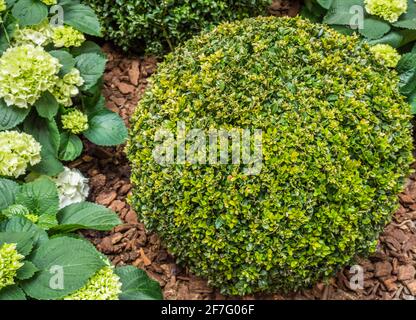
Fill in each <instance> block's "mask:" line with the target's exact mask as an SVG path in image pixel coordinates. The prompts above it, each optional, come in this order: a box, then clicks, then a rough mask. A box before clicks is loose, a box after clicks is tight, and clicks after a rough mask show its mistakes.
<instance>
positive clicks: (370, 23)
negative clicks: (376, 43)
mask: <svg viewBox="0 0 416 320" xmlns="http://www.w3.org/2000/svg"><path fill="white" fill-rule="evenodd" d="M390 29H391V27H390V24H388V23H387V22H384V21H381V20H380V19H377V18H373V17H369V18H365V19H364V28H363V29H358V32H359V33H360V34H361V35H363V36H364V37H366V38H367V39H371V40H373V39H380V38H381V37H382V36H384V35H385V34H386V33H387V32H389V31H390Z"/></svg>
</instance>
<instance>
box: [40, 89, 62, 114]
mask: <svg viewBox="0 0 416 320" xmlns="http://www.w3.org/2000/svg"><path fill="white" fill-rule="evenodd" d="M35 107H36V111H37V112H38V114H39V115H40V116H41V117H42V118H46V119H49V120H52V119H53V118H54V117H55V116H56V115H57V113H58V110H59V104H58V101H56V99H55V97H54V96H53V95H52V94H51V93H50V92H48V91H46V92H44V93H43V94H42V96H41V97H40V98H39V100H38V101H36V102H35Z"/></svg>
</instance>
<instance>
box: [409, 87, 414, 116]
mask: <svg viewBox="0 0 416 320" xmlns="http://www.w3.org/2000/svg"><path fill="white" fill-rule="evenodd" d="M408 101H409V104H410V107H411V112H412V114H413V115H414V114H416V90H414V91H413V92H412V93H410V94H409V97H408Z"/></svg>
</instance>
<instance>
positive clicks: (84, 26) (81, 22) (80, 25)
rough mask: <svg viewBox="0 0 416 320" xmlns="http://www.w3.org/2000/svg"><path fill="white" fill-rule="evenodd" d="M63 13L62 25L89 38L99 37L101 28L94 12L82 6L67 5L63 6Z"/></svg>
mask: <svg viewBox="0 0 416 320" xmlns="http://www.w3.org/2000/svg"><path fill="white" fill-rule="evenodd" d="M63 9H64V12H65V18H64V23H65V24H67V25H70V26H72V27H74V28H75V29H77V30H79V31H81V32H82V33H86V34H89V35H91V36H97V37H100V36H101V26H100V22H99V21H98V18H97V16H96V15H95V12H94V10H92V9H91V8H90V7H88V6H85V5H83V4H76V3H75V4H68V5H64V6H63Z"/></svg>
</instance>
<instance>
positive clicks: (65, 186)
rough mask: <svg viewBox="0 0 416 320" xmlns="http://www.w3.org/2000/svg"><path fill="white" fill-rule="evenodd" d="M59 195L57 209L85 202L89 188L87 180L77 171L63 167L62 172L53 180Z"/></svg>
mask: <svg viewBox="0 0 416 320" xmlns="http://www.w3.org/2000/svg"><path fill="white" fill-rule="evenodd" d="M55 183H56V186H57V187H58V193H59V208H60V209H62V208H65V207H67V206H69V205H71V204H74V203H79V202H82V201H85V199H87V197H88V193H89V191H90V188H89V186H88V179H87V178H85V177H84V176H83V175H82V173H81V172H80V171H79V170H77V169H69V168H67V167H65V169H64V171H63V172H62V173H60V174H59V175H58V176H57V177H56V178H55Z"/></svg>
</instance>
